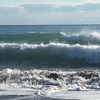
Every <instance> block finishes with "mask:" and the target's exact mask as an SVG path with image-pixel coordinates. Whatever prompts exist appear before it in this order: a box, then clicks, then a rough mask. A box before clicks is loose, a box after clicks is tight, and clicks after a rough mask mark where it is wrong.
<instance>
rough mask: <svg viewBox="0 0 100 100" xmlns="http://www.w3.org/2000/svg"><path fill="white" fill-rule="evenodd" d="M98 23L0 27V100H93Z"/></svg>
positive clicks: (99, 85) (99, 74)
mask: <svg viewBox="0 0 100 100" xmlns="http://www.w3.org/2000/svg"><path fill="white" fill-rule="evenodd" d="M99 94H100V25H0V100H99V98H100V95H99Z"/></svg>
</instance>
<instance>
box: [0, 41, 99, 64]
mask: <svg viewBox="0 0 100 100" xmlns="http://www.w3.org/2000/svg"><path fill="white" fill-rule="evenodd" d="M0 62H4V63H7V62H17V63H29V64H64V65H66V64H67V65H86V64H90V65H91V64H100V46H99V45H80V44H74V45H69V44H65V43H54V42H52V43H49V44H43V43H41V44H28V43H21V44H20V43H0Z"/></svg>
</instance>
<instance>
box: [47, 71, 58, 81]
mask: <svg viewBox="0 0 100 100" xmlns="http://www.w3.org/2000/svg"><path fill="white" fill-rule="evenodd" d="M47 77H48V78H52V79H54V80H57V78H58V77H59V76H58V75H57V74H56V73H50V74H49V75H48V76H47Z"/></svg>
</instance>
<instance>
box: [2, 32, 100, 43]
mask: <svg viewBox="0 0 100 100" xmlns="http://www.w3.org/2000/svg"><path fill="white" fill-rule="evenodd" d="M0 41H2V42H8V43H9V42H10V43H24V42H26V43H36V44H40V43H44V44H48V43H50V42H60V43H67V44H81V45H84V44H86V45H87V44H91V45H95V44H98V45H100V33H98V32H90V33H89V32H85V33H77V34H67V33H63V32H61V33H60V34H59V33H56V34H40V33H36V34H34V33H32V34H0Z"/></svg>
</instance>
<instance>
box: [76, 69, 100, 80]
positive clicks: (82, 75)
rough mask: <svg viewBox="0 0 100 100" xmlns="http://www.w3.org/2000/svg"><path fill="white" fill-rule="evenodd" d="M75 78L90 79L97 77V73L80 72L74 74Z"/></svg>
mask: <svg viewBox="0 0 100 100" xmlns="http://www.w3.org/2000/svg"><path fill="white" fill-rule="evenodd" d="M76 75H77V76H81V77H84V78H85V79H90V78H92V77H98V76H99V75H98V73H96V72H87V71H81V72H77V73H76Z"/></svg>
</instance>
